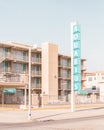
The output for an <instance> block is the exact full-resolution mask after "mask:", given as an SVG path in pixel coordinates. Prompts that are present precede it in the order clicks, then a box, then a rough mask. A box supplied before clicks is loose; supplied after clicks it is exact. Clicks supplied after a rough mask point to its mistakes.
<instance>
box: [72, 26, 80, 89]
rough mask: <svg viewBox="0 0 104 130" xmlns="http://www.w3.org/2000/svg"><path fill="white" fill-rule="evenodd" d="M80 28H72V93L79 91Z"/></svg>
mask: <svg viewBox="0 0 104 130" xmlns="http://www.w3.org/2000/svg"><path fill="white" fill-rule="evenodd" d="M80 30H81V27H80V25H79V24H77V25H74V26H73V85H74V91H80V90H81V31H80Z"/></svg>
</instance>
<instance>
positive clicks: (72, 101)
mask: <svg viewBox="0 0 104 130" xmlns="http://www.w3.org/2000/svg"><path fill="white" fill-rule="evenodd" d="M73 86H74V84H73V23H71V112H74V109H75V108H74V107H75V103H74V90H73Z"/></svg>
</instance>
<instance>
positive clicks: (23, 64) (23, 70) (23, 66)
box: [23, 64, 26, 72]
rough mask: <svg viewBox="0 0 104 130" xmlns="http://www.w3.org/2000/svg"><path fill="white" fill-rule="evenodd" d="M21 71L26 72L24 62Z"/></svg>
mask: <svg viewBox="0 0 104 130" xmlns="http://www.w3.org/2000/svg"><path fill="white" fill-rule="evenodd" d="M23 72H26V64H23Z"/></svg>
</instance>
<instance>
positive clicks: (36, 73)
mask: <svg viewBox="0 0 104 130" xmlns="http://www.w3.org/2000/svg"><path fill="white" fill-rule="evenodd" d="M31 75H32V77H40V76H41V71H33V70H32V71H31Z"/></svg>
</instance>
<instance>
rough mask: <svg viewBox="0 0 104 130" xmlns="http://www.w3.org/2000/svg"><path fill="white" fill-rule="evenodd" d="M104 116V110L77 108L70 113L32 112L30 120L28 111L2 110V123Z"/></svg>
mask: <svg viewBox="0 0 104 130" xmlns="http://www.w3.org/2000/svg"><path fill="white" fill-rule="evenodd" d="M99 115H104V108H103V107H102V108H101V109H96V108H93V109H91V108H89V109H87V107H86V109H85V108H77V109H76V111H75V112H73V113H72V112H70V108H63V109H48V108H47V109H43V110H42V109H37V110H32V111H31V120H30V121H29V120H28V111H27V110H25V111H24V110H0V123H25V122H32V121H50V120H63V119H75V118H83V117H91V116H99Z"/></svg>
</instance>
